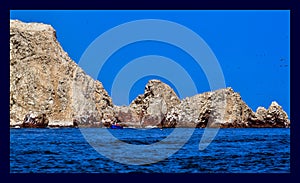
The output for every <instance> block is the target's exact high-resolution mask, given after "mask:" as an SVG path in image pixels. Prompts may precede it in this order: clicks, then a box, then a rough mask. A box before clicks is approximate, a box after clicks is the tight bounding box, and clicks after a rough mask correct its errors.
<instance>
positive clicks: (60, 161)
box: [10, 128, 290, 173]
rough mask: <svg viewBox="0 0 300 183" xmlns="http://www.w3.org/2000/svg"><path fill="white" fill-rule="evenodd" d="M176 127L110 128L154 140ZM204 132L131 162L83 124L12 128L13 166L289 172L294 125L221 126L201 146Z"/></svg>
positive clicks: (128, 137) (140, 140)
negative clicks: (104, 151) (107, 150)
mask: <svg viewBox="0 0 300 183" xmlns="http://www.w3.org/2000/svg"><path fill="white" fill-rule="evenodd" d="M85 130H87V131H90V132H91V133H97V135H98V136H99V134H101V131H102V130H106V129H93V128H90V129H85ZM173 130H174V129H163V130H161V129H147V130H135V129H118V130H109V131H110V132H111V134H113V135H114V136H115V137H117V138H118V139H120V140H121V141H123V142H126V143H131V144H136V145H149V144H153V143H155V142H158V141H160V140H162V139H164V138H166V137H167V136H168V135H169V134H170V133H171V132H172V131H173ZM203 132H204V129H195V131H194V133H193V135H192V136H191V138H190V139H189V141H188V142H187V143H185V145H184V146H183V147H182V148H181V149H180V150H179V151H177V152H176V153H175V154H173V155H171V156H170V157H169V158H167V159H164V160H162V161H159V162H157V163H153V164H146V165H128V164H122V163H118V162H115V161H113V160H111V159H109V158H107V157H105V156H103V155H101V154H100V153H98V152H97V151H96V150H95V149H94V148H93V147H92V146H91V145H90V144H89V143H88V142H87V141H86V139H85V138H84V136H83V134H82V133H81V130H80V129H78V128H57V129H55V128H52V129H51V128H48V129H10V172H11V173H30V172H33V173H129V172H142V173H289V172H290V129H279V128H246V129H220V130H219V132H218V134H217V136H216V137H215V138H214V140H213V141H212V142H211V144H210V145H209V146H208V147H207V148H206V149H204V150H203V151H200V150H199V141H200V139H201V136H202V134H203ZM100 140H102V141H104V143H105V140H106V139H105V138H103V139H101V136H100ZM108 145H109V144H108ZM159 151H160V150H159ZM124 153H126V152H124ZM138 153H139V152H138ZM141 153H143V152H141ZM145 158H147V157H145Z"/></svg>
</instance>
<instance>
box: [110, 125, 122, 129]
mask: <svg viewBox="0 0 300 183" xmlns="http://www.w3.org/2000/svg"><path fill="white" fill-rule="evenodd" d="M110 128H111V129H123V126H120V125H118V124H115V125H111V126H110Z"/></svg>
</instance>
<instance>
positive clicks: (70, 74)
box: [10, 20, 290, 128]
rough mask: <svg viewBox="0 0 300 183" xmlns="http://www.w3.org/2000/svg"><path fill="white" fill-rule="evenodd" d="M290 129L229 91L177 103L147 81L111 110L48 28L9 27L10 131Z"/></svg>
mask: <svg viewBox="0 0 300 183" xmlns="http://www.w3.org/2000/svg"><path fill="white" fill-rule="evenodd" d="M113 123H119V124H120V125H122V126H125V127H134V128H146V127H161V128H162V127H164V128H173V127H198V128H204V127H207V126H208V127H221V128H247V127H251V128H253V127H255V128H256V127H257V128H258V127H280V128H286V127H290V120H289V119H288V116H287V114H286V112H285V111H284V110H283V109H282V107H281V106H280V105H279V104H278V103H277V102H275V101H274V102H272V103H271V105H270V107H269V108H268V109H265V108H263V107H258V108H257V110H256V112H253V111H252V109H251V108H249V107H248V105H247V104H246V103H245V102H244V101H243V100H242V98H241V96H240V94H239V93H237V92H235V91H234V90H233V89H232V88H230V87H228V88H224V89H219V90H216V91H209V92H205V93H202V94H198V95H195V96H192V97H187V98H185V99H183V100H180V99H179V98H178V96H177V95H176V93H175V92H174V91H173V90H172V88H171V87H170V86H168V85H167V84H165V83H163V82H161V81H159V80H150V81H149V82H148V83H147V85H146V86H145V92H144V94H141V95H139V96H138V97H137V98H136V99H134V100H133V101H132V102H131V104H130V105H129V106H115V105H114V104H113V102H112V99H111V98H110V96H109V95H108V93H107V92H106V90H105V89H104V87H103V85H102V83H101V82H100V81H97V80H93V79H92V78H91V77H90V76H88V75H87V74H86V73H85V72H84V71H83V70H82V69H81V68H80V67H79V66H78V65H77V64H76V63H75V62H74V61H73V60H72V59H71V58H70V57H69V56H68V54H67V53H66V52H65V51H64V50H63V48H62V47H61V45H60V44H59V42H58V41H57V39H56V32H55V30H54V29H53V27H52V26H50V25H46V24H42V23H23V22H21V21H18V20H11V21H10V126H11V127H16V126H19V127H75V126H80V127H109V126H110V125H111V124H113Z"/></svg>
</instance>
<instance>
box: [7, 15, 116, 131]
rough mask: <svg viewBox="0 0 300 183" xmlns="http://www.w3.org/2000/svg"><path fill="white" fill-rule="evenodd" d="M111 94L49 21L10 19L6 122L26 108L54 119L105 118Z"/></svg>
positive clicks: (16, 121)
mask: <svg viewBox="0 0 300 183" xmlns="http://www.w3.org/2000/svg"><path fill="white" fill-rule="evenodd" d="M112 109H113V104H112V100H111V98H110V97H109V96H108V94H107V92H106V91H105V89H104V88H103V86H102V84H101V83H100V82H99V81H94V80H93V79H92V78H91V77H89V76H88V75H86V74H85V73H84V71H83V70H82V69H81V68H79V67H78V66H77V65H76V63H75V62H74V61H73V60H71V58H70V57H69V56H68V54H67V53H66V52H64V51H63V49H62V47H61V46H60V44H59V43H58V41H57V39H56V32H55V30H54V29H53V28H52V27H51V26H50V25H45V24H40V23H23V22H20V21H17V20H11V21H10V125H11V126H16V125H22V123H23V119H24V116H25V115H27V114H28V113H30V111H32V112H34V113H39V114H45V115H46V116H47V118H48V119H49V125H50V126H51V125H52V122H54V124H53V125H56V124H57V123H55V121H61V122H65V123H73V120H74V119H75V120H77V121H78V123H79V124H82V125H95V124H99V123H100V122H101V120H107V121H109V119H106V117H107V116H106V115H107V114H108V113H109V112H111V111H112Z"/></svg>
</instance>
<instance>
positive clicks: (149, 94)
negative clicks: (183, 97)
mask: <svg viewBox="0 0 300 183" xmlns="http://www.w3.org/2000/svg"><path fill="white" fill-rule="evenodd" d="M179 103H180V100H179V98H178V97H177V95H176V93H175V92H174V91H173V90H172V88H171V87H170V86H168V85H167V84H165V83H163V82H161V81H159V80H150V81H149V82H148V83H147V85H146V87H145V92H144V94H142V95H139V96H138V97H137V98H136V99H135V100H133V101H132V102H131V104H130V106H129V107H130V108H132V109H133V110H134V111H136V113H137V115H138V116H140V118H141V126H142V127H147V126H162V123H163V121H164V120H165V116H166V114H167V112H168V111H170V110H171V108H173V107H174V106H176V105H178V104H179Z"/></svg>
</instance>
